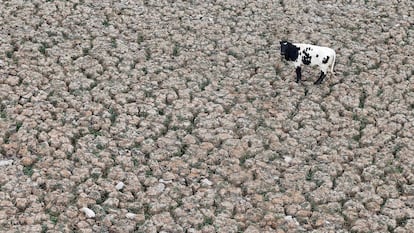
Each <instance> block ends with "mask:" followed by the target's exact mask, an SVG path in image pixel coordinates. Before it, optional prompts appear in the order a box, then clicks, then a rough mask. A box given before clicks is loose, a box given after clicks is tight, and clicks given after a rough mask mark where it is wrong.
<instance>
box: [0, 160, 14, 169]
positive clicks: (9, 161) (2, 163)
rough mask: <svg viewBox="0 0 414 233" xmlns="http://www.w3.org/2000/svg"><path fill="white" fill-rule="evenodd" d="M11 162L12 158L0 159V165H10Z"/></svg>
mask: <svg viewBox="0 0 414 233" xmlns="http://www.w3.org/2000/svg"><path fill="white" fill-rule="evenodd" d="M12 164H13V160H0V167H1V166H10V165H12Z"/></svg>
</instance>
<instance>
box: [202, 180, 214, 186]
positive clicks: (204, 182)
mask: <svg viewBox="0 0 414 233" xmlns="http://www.w3.org/2000/svg"><path fill="white" fill-rule="evenodd" d="M201 183H202V184H205V185H207V186H211V185H213V182H211V181H210V180H208V179H206V178H204V179H202V180H201Z"/></svg>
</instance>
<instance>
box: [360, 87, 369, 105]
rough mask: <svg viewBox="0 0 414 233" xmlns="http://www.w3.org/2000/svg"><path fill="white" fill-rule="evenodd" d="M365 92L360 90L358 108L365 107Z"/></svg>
mask: <svg viewBox="0 0 414 233" xmlns="http://www.w3.org/2000/svg"><path fill="white" fill-rule="evenodd" d="M367 96H368V95H367V92H366V91H365V89H364V90H362V93H361V95H360V96H359V108H364V107H365V101H366V99H367Z"/></svg>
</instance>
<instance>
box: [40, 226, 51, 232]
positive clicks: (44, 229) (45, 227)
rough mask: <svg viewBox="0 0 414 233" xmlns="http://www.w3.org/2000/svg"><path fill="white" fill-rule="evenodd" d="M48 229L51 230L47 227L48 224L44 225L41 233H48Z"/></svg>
mask: <svg viewBox="0 0 414 233" xmlns="http://www.w3.org/2000/svg"><path fill="white" fill-rule="evenodd" d="M48 229H49V228H48V227H47V225H46V224H42V230H41V233H46V232H47V230H48Z"/></svg>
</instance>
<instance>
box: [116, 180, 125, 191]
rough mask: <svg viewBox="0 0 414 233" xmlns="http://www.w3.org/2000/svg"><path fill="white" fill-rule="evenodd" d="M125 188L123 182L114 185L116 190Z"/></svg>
mask: <svg viewBox="0 0 414 233" xmlns="http://www.w3.org/2000/svg"><path fill="white" fill-rule="evenodd" d="M124 186H125V184H124V182H122V181H121V182H119V183H118V184H116V185H115V188H116V190H121V189H123V188H124Z"/></svg>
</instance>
